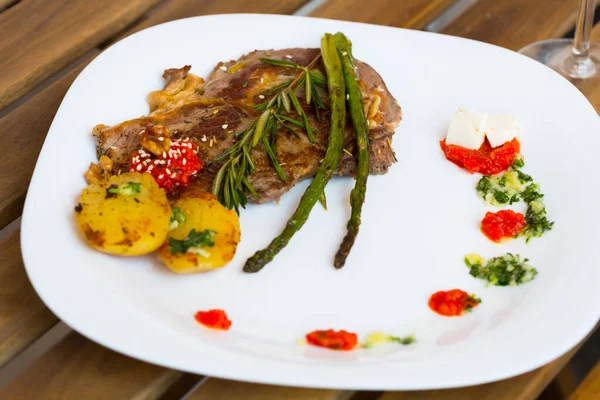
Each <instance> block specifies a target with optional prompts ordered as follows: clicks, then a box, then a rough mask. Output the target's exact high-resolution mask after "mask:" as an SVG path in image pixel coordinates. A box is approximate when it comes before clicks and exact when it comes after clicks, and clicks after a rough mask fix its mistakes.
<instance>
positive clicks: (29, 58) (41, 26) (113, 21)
mask: <svg viewBox="0 0 600 400" xmlns="http://www.w3.org/2000/svg"><path fill="white" fill-rule="evenodd" d="M160 1H162V0H129V1H121V0H104V1H94V0H76V1H74V0H55V1H47V0H21V2H20V3H18V4H17V5H15V6H14V7H12V8H10V9H9V10H7V11H6V12H3V13H2V14H0V38H2V41H0V54H2V55H3V56H2V57H0V71H2V74H0V109H2V108H4V107H6V106H7V105H8V104H10V103H11V102H12V101H14V100H15V99H17V98H19V97H20V96H22V95H23V94H25V93H27V92H28V91H29V90H31V89H32V88H33V87H34V86H35V85H37V84H38V83H40V82H41V81H42V80H43V79H45V78H47V77H49V76H50V75H52V74H53V73H55V72H57V71H58V70H59V69H60V68H62V67H64V66H65V65H67V64H68V63H69V62H71V61H74V60H75V59H76V58H77V57H79V56H81V55H83V54H85V52H86V51H88V50H90V49H91V48H93V47H94V46H97V45H98V44H100V43H102V42H103V41H105V40H107V39H108V38H110V37H111V36H113V35H115V34H116V33H117V32H119V31H120V30H122V29H124V28H125V27H126V26H127V25H129V24H131V23H132V22H134V21H135V20H137V19H139V18H140V17H141V16H142V15H143V14H144V13H145V12H146V11H147V10H148V9H149V8H150V7H152V6H154V5H156V4H157V3H159V2H160Z"/></svg>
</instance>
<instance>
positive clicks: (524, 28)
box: [443, 0, 578, 50]
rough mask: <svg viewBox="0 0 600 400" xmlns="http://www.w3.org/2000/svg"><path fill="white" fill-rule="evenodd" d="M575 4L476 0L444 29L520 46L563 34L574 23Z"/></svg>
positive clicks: (567, 0) (575, 1) (557, 0)
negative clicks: (476, 0)
mask: <svg viewBox="0 0 600 400" xmlns="http://www.w3.org/2000/svg"><path fill="white" fill-rule="evenodd" d="M577 6H578V0H545V1H539V0H494V1H479V2H477V3H476V4H475V5H474V6H472V7H471V8H469V9H468V10H467V11H466V12H465V13H464V14H462V15H461V16H460V17H458V18H457V19H456V20H455V21H454V22H452V23H451V24H450V25H448V26H447V27H446V28H445V29H444V30H443V33H446V34H449V35H454V36H462V37H467V38H471V39H475V40H480V41H484V42H488V43H493V44H496V45H499V46H503V47H507V48H509V49H512V50H519V49H520V48H522V47H524V46H526V45H528V44H529V43H532V42H535V41H538V40H542V39H549V38H555V37H561V36H563V35H564V34H566V33H567V32H568V31H569V30H570V29H572V28H573V26H574V24H575V18H576V13H577Z"/></svg>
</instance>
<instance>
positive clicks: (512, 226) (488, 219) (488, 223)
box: [481, 210, 526, 243]
mask: <svg viewBox="0 0 600 400" xmlns="http://www.w3.org/2000/svg"><path fill="white" fill-rule="evenodd" d="M525 225H526V223H525V216H524V215H523V214H521V213H517V212H514V211H513V210H500V211H498V212H495V213H492V212H489V211H488V212H487V213H486V214H485V217H483V220H482V221H481V232H483V234H484V235H485V236H487V238H488V239H490V240H491V241H493V242H496V243H500V242H501V241H502V239H504V238H512V237H514V236H517V235H518V234H519V233H521V232H522V231H523V229H524V228H525Z"/></svg>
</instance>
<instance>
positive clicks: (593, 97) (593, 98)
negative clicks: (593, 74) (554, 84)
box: [578, 10, 600, 114]
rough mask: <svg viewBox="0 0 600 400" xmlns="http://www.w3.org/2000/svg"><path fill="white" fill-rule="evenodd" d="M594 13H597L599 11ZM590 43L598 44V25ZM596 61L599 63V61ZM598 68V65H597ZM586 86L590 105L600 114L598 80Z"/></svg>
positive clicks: (599, 37) (599, 27)
mask: <svg viewBox="0 0 600 400" xmlns="http://www.w3.org/2000/svg"><path fill="white" fill-rule="evenodd" d="M596 12H597V13H599V12H600V10H598V11H596ZM592 41H593V42H595V43H600V23H598V24H596V26H595V27H594V30H593V31H592ZM596 61H597V62H600V60H596ZM598 67H599V68H600V65H598ZM586 85H587V86H588V87H586V88H585V90H586V92H587V93H590V94H589V96H588V98H589V100H590V103H592V105H593V106H594V107H595V108H596V111H597V112H598V114H600V79H596V81H595V82H591V83H587V84H586ZM578 87H580V88H581V89H583V85H581V84H580V85H578Z"/></svg>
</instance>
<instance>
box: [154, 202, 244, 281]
mask: <svg viewBox="0 0 600 400" xmlns="http://www.w3.org/2000/svg"><path fill="white" fill-rule="evenodd" d="M182 214H183V217H182V216H181V215H182ZM172 221H173V228H174V229H173V230H172V231H171V232H170V233H169V238H168V240H167V242H165V243H164V244H163V245H162V246H161V248H160V249H159V250H158V254H159V256H160V258H161V260H163V262H164V263H165V264H166V265H167V266H168V267H169V268H170V269H171V270H173V271H174V272H177V273H184V274H185V273H193V272H205V271H210V270H213V269H216V268H220V267H223V266H224V265H225V264H227V263H228V262H229V261H231V259H232V258H233V256H234V255H235V250H236V248H237V245H238V243H239V241H240V221H239V219H238V216H237V214H236V213H235V211H233V210H228V209H226V208H225V207H223V206H222V205H221V203H219V201H218V200H217V198H216V197H215V196H213V195H212V194H210V193H205V192H192V193H185V194H184V195H183V196H182V197H181V198H180V199H179V200H177V201H176V202H175V203H174V204H173V219H172ZM211 244H213V245H212V246H211Z"/></svg>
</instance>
